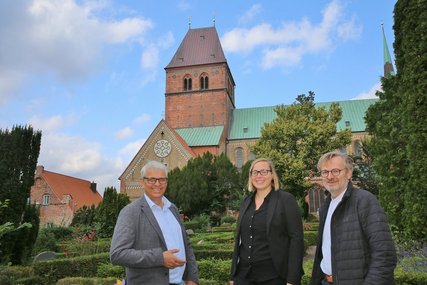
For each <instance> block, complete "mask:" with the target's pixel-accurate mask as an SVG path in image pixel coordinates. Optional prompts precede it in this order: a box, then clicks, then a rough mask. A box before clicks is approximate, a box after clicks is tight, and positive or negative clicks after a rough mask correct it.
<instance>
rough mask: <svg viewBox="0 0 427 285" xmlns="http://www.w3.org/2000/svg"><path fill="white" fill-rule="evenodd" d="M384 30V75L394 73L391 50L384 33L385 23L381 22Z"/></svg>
mask: <svg viewBox="0 0 427 285" xmlns="http://www.w3.org/2000/svg"><path fill="white" fill-rule="evenodd" d="M381 29H382V31H383V49H384V77H386V76H389V75H394V74H395V73H394V68H393V63H392V61H391V56H390V51H389V50H388V45H387V40H386V38H385V33H384V24H382V23H381Z"/></svg>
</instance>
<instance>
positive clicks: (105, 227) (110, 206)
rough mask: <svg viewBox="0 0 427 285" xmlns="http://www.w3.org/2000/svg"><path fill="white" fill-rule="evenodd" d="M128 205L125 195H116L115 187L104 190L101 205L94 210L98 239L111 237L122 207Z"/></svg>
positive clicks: (127, 198)
mask: <svg viewBox="0 0 427 285" xmlns="http://www.w3.org/2000/svg"><path fill="white" fill-rule="evenodd" d="M129 203H130V199H129V197H128V196H127V195H125V194H121V193H117V191H116V188H115V187H107V188H105V192H104V196H103V198H102V201H101V203H99V205H98V207H97V208H96V215H95V216H96V217H95V220H96V222H97V224H98V226H99V228H98V236H99V237H111V236H112V235H113V232H114V227H115V225H116V222H117V217H118V216H119V213H120V211H121V210H122V209H123V207H124V206H126V205H127V204H129Z"/></svg>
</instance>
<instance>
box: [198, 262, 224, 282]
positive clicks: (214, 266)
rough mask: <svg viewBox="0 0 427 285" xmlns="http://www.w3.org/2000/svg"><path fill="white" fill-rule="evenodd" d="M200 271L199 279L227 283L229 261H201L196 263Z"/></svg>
mask: <svg viewBox="0 0 427 285" xmlns="http://www.w3.org/2000/svg"><path fill="white" fill-rule="evenodd" d="M197 265H198V267H199V271H200V278H203V279H207V280H215V281H217V283H216V284H220V283H219V282H227V281H229V280H230V268H231V259H228V260H221V259H214V258H211V259H201V260H199V261H198V262H197Z"/></svg>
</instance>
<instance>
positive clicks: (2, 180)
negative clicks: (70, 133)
mask: <svg viewBox="0 0 427 285" xmlns="http://www.w3.org/2000/svg"><path fill="white" fill-rule="evenodd" d="M40 143H41V132H40V131H34V130H33V128H32V127H30V126H25V127H22V126H15V127H13V128H12V130H11V131H9V130H7V129H6V130H0V201H1V202H4V201H6V200H9V201H13V203H10V204H9V206H8V211H7V215H1V216H0V224H2V225H3V224H7V223H11V224H13V225H14V227H17V226H19V225H21V224H22V223H24V222H25V221H24V217H25V213H26V211H27V210H28V209H27V208H28V207H29V206H28V204H27V201H28V200H29V198H30V191H31V186H32V185H33V183H34V173H35V170H36V165H37V159H38V156H39V153H40ZM31 220H32V222H34V223H37V221H36V220H34V219H31ZM33 226H34V229H38V224H37V225H33ZM19 242H20V238H19V232H18V231H13V232H10V233H7V234H6V235H4V236H3V238H2V241H1V245H0V262H2V263H7V262H9V261H10V259H11V257H12V255H14V256H22V257H23V259H25V257H24V256H23V255H22V254H21V253H19V252H17V251H21V250H22V251H25V250H26V249H25V247H15V244H17V243H19ZM29 242H30V241H29ZM13 262H14V263H21V262H20V261H18V260H16V259H15V258H14V260H13Z"/></svg>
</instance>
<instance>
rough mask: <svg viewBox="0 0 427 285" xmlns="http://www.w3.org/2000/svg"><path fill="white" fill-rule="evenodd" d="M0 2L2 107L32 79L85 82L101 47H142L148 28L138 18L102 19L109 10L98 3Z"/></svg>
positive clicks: (98, 61)
mask: <svg viewBox="0 0 427 285" xmlns="http://www.w3.org/2000/svg"><path fill="white" fill-rule="evenodd" d="M0 2H1V3H0V34H1V35H2V39H3V40H2V41H4V39H7V43H6V42H2V44H0V54H1V55H2V56H1V58H0V75H1V76H0V78H1V79H0V102H5V101H7V100H8V99H10V98H11V97H12V96H13V95H14V92H15V91H16V90H18V89H19V87H20V86H21V85H23V84H25V79H26V78H27V77H29V76H30V75H36V76H43V75H51V74H53V75H55V76H57V77H58V78H60V79H62V80H63V81H65V82H68V81H73V80H80V79H82V78H86V77H87V76H89V75H90V74H91V72H93V71H94V70H96V68H98V67H99V66H100V65H102V63H103V62H104V60H105V58H103V50H104V48H105V47H107V46H109V45H111V44H122V43H125V42H129V41H134V40H135V42H142V40H141V37H142V36H143V35H144V33H145V32H146V31H147V30H149V29H150V28H151V27H152V23H151V21H150V20H147V19H144V18H142V17H128V18H123V19H120V20H117V19H115V20H111V19H103V18H102V17H101V16H100V15H101V14H102V12H103V11H104V10H105V9H109V8H110V7H109V6H108V4H107V3H108V2H102V1H99V2H93V1H88V2H83V3H81V2H77V1H76V0H52V1H51V0H33V1H13V2H7V1H6V2H5V1H0ZM94 3H95V4H94ZM137 39H139V40H137Z"/></svg>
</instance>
